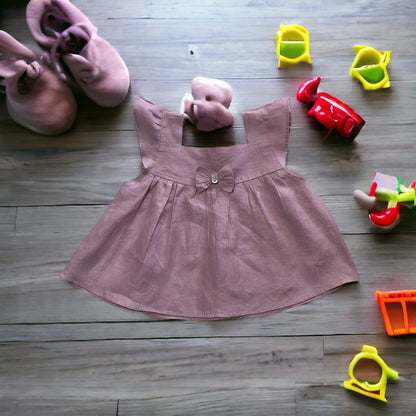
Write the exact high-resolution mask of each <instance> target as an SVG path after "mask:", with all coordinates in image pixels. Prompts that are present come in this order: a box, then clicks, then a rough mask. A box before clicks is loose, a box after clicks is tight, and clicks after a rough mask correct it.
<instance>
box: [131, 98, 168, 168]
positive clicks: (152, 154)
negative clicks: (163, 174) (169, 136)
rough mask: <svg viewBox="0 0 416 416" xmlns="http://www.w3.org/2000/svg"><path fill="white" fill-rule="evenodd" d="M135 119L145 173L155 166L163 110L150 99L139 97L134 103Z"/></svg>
mask: <svg viewBox="0 0 416 416" xmlns="http://www.w3.org/2000/svg"><path fill="white" fill-rule="evenodd" d="M134 120H135V124H136V132H137V138H138V141H139V149H140V156H141V164H142V172H143V173H144V172H145V171H147V170H149V169H151V168H152V167H153V165H154V163H155V159H156V155H157V153H158V151H159V147H160V142H161V129H162V123H163V110H162V109H161V108H159V107H158V106H156V105H155V104H153V103H151V102H150V101H147V100H145V99H144V98H141V97H137V98H136V101H135V103H134Z"/></svg>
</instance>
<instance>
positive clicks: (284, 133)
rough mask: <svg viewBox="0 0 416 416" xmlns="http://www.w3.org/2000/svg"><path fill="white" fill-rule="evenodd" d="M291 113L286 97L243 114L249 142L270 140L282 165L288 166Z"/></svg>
mask: <svg viewBox="0 0 416 416" xmlns="http://www.w3.org/2000/svg"><path fill="white" fill-rule="evenodd" d="M290 115H291V114H290V101H289V98H286V97H284V98H280V99H279V100H277V101H274V102H273V103H271V104H268V105H265V106H264V107H261V108H258V109H256V110H252V111H247V112H245V113H244V114H243V120H244V127H245V130H246V136H247V143H250V144H254V143H261V142H264V141H268V142H269V144H270V145H271V147H272V149H273V151H274V153H275V155H276V158H277V159H278V161H279V163H280V164H281V165H282V166H286V157H287V151H288V142H289V132H290V122H291V119H290Z"/></svg>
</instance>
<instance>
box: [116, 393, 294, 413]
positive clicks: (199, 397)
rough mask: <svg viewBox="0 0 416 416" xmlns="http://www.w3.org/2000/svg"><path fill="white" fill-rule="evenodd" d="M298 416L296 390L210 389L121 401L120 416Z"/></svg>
mask: <svg viewBox="0 0 416 416" xmlns="http://www.w3.org/2000/svg"><path fill="white" fill-rule="evenodd" d="M271 409H273V410H274V413H273V414H275V415H285V416H292V415H293V416H294V415H295V414H296V413H295V389H284V388H273V387H271V388H268V387H260V388H256V387H255V386H253V387H251V388H221V389H215V388H214V387H213V388H210V389H209V390H208V391H203V392H200V393H199V394H187V395H186V396H183V395H179V396H171V397H168V398H158V397H155V398H152V399H150V400H149V399H145V400H121V401H120V404H119V412H118V415H119V416H129V415H131V416H132V415H146V416H147V415H149V414H157V415H160V416H163V415H166V416H168V415H169V416H171V415H181V416H194V415H198V416H199V415H201V416H202V415H204V416H205V415H206V416H214V415H218V414H227V415H231V416H232V415H236V416H237V415H253V414H256V415H258V416H268V415H270V411H271Z"/></svg>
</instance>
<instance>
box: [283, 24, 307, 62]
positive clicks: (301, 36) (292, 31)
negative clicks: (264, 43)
mask: <svg viewBox="0 0 416 416" xmlns="http://www.w3.org/2000/svg"><path fill="white" fill-rule="evenodd" d="M275 41H276V54H277V56H278V57H279V64H278V67H279V68H280V67H281V66H283V65H284V64H297V63H298V62H301V61H305V62H308V63H312V61H311V56H310V52H309V33H308V31H307V30H306V29H305V28H304V27H303V26H300V25H292V24H290V25H280V27H279V30H278V31H277V33H276V36H275Z"/></svg>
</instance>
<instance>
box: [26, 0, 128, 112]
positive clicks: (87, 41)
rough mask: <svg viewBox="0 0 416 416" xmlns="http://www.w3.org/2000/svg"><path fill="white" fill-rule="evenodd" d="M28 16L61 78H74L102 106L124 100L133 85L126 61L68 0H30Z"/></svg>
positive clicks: (30, 27)
mask: <svg viewBox="0 0 416 416" xmlns="http://www.w3.org/2000/svg"><path fill="white" fill-rule="evenodd" d="M26 20H27V23H28V25H29V29H30V30H31V32H32V35H33V37H34V38H35V40H36V41H37V42H38V43H39V45H41V46H42V47H43V48H45V49H46V50H48V51H49V53H50V58H51V61H52V62H53V63H54V66H55V70H56V72H57V73H58V74H59V75H60V76H61V77H62V78H64V79H67V80H68V79H69V80H74V81H75V82H76V83H77V84H79V86H80V87H81V89H82V90H83V91H84V92H85V94H86V95H87V96H88V97H89V98H91V100H93V101H94V102H95V103H97V104H98V105H101V106H103V107H115V106H117V105H119V104H120V103H121V102H122V101H123V100H124V98H125V97H126V95H127V93H128V90H129V88H130V76H129V71H128V69H127V66H126V64H125V63H124V61H123V59H122V58H121V57H120V55H119V54H118V52H117V51H116V50H115V49H114V48H113V47H112V46H111V45H110V44H109V43H108V42H107V41H106V40H104V39H103V38H101V37H100V36H98V35H97V28H96V27H95V26H93V24H92V23H91V22H90V21H89V19H88V18H87V17H86V16H85V15H84V14H83V13H82V12H81V11H80V10H79V9H78V8H77V7H76V6H74V5H73V4H72V3H71V2H70V1H69V0H30V2H29V3H28V5H27V7H26Z"/></svg>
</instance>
